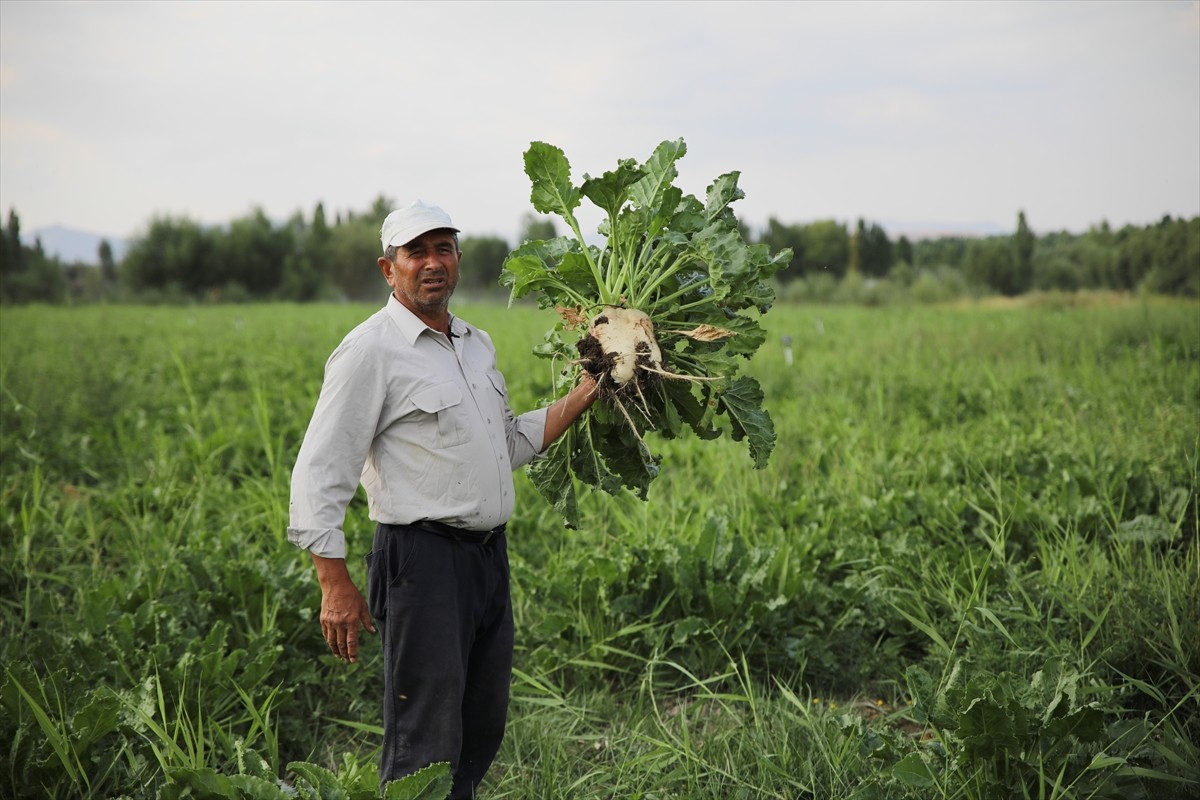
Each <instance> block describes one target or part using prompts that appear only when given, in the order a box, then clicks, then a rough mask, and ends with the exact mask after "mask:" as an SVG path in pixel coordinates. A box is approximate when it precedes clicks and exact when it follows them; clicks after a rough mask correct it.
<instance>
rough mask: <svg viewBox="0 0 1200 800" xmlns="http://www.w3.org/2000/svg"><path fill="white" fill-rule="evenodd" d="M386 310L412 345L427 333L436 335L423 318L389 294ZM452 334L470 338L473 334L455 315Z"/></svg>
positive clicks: (451, 318) (451, 322) (452, 317)
mask: <svg viewBox="0 0 1200 800" xmlns="http://www.w3.org/2000/svg"><path fill="white" fill-rule="evenodd" d="M385 310H386V311H387V313H388V316H389V317H391V318H392V321H393V322H395V323H396V327H398V328H399V329H400V333H402V334H403V335H404V338H405V339H406V340H408V343H409V344H410V345H415V344H416V343H417V337H418V336H420V335H421V334H422V333H424V332H425V331H429V332H430V333H435V331H434V330H433V329H432V328H430V327H429V326H428V325H426V324H425V323H424V322H422V321H421V318H420V317H418V316H417V315H416V314H414V313H412V312H411V311H409V310H408V309H407V308H405V307H404V304H403V303H401V302H400V301H399V300H397V299H396V295H394V294H389V295H388V302H387V306H386V307H385ZM450 334H451V335H452V336H469V335H470V334H471V330H470V328H468V327H467V323H465V322H463V321H462V320H461V319H459V318H458V317H456V316H454V315H453V314H451V315H450Z"/></svg>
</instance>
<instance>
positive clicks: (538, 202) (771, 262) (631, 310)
mask: <svg viewBox="0 0 1200 800" xmlns="http://www.w3.org/2000/svg"><path fill="white" fill-rule="evenodd" d="M686 152H687V147H686V145H685V143H684V141H683V140H682V139H677V140H674V141H664V142H662V143H661V144H660V145H659V146H658V147H657V148H655V150H654V152H653V153H652V154H651V156H650V158H649V159H647V160H646V162H645V163H643V164H640V165H639V164H638V163H637V162H636V161H635V160H633V159H622V160H620V161H618V162H617V166H616V168H615V169H613V170H612V171H610V172H605V173H604V174H603V175H600V176H599V177H595V178H593V177H589V176H588V175H586V174H585V175H584V176H583V181H582V183H581V184H579V185H578V186H576V185H575V184H573V183H572V180H571V167H570V164H569V162H568V161H567V158H566V156H565V154H564V153H563V151H562V150H561V149H559V148H557V147H554V146H553V145H550V144H546V143H544V142H534V143H532V144H531V145H530V147H529V149H528V150H527V151H526V153H525V173H526V174H527V175H528V176H529V179H530V181H531V182H532V185H533V191H532V194H531V201H532V203H533V206H534V208H535V209H537V210H538V211H539V212H541V213H543V214H556V215H558V216H559V217H561V218H562V219H563V220H564V221H565V222H566V223H567V226H568V227H569V229H570V234H569V235H566V236H561V237H558V238H555V239H551V240H545V241H533V242H528V243H526V244H524V245H522V246H521V247H519V248H518V249H516V250H515V251H513V252H512V253H511V254H510V255H509V257H508V259H507V260H506V261H505V264H504V271H503V273H502V275H501V282H502V283H503V284H504V285H505V286H507V287H509V289H510V290H511V299H517V298H519V297H522V296H525V295H527V294H530V293H537V294H538V295H539V304H540V305H541V306H542V307H547V308H548V307H554V308H555V309H556V310H557V311H558V313H559V315H560V317H561V321H560V322H559V323H557V324H556V325H555V328H554V329H553V330H552V331H550V332H549V333H548V334H547V336H546V343H545V344H544V345H543V346H541V347H539V348H538V349H537V350H536V351H535V352H537V353H538V354H539V355H541V356H544V357H548V358H553V359H559V360H561V361H562V362H563V363H564V364H565V365H567V366H566V368H564V369H563V370H561V372H560V374H559V378H560V380H559V386H558V387H557V390H558V391H559V392H560V393H564V392H565V391H566V390H567V389H568V388H569V386H570V385H572V384H573V383H574V381H575V380H576V378H577V376H578V374H579V373H580V371H586V372H587V373H589V374H590V375H592V377H593V378H595V380H596V385H597V391H598V392H599V393H600V395H601V398H602V402H600V403H598V404H597V405H596V406H594V407H593V409H592V410H591V411H589V412H588V413H587V414H586V416H585V418H584V419H583V420H582V421H581V422H580V424H578V425H576V426H575V427H574V428H573V429H572V430H571V431H570V432H569V433H568V434H567V435H566V436H564V437H563V438H562V439H560V440H559V441H558V442H557V443H556V444H555V445H554V447H553V448H551V450H550V453H549V454H548V457H547V458H546V459H544V460H542V461H540V462H539V463H538V464H537V465H535V466H534V467H533V468H532V469H531V471H530V475H531V477H532V479H533V483H534V484H535V485H536V486H537V488H538V490H539V492H541V494H542V495H543V496H544V497H545V498H546V499H548V500H549V501H550V502H551V503H552V504H553V505H554V507H555V508H556V509H557V510H558V511H559V512H560V513H561V514H562V515H563V517H564V519H565V520H566V522H567V524H568V525H570V526H572V527H573V526H575V525H576V523H577V521H578V508H577V503H576V497H575V487H574V480H573V479H578V480H579V481H580V482H582V483H584V484H587V485H591V486H595V487H598V488H601V489H603V490H605V491H607V492H610V493H614V494H615V493H616V492H618V491H620V490H621V488H622V487H628V488H630V489H633V490H635V491H636V492H637V493H638V495H639V496H640V497H642V499H646V497H647V491H648V488H649V485H650V482H651V481H652V480H653V479H654V478H655V477H656V476H657V475H658V469H659V459H658V458H657V457H656V456H655V455H654V453H653V452H652V451H651V449H650V447H649V446H648V444H647V443H646V436H647V434H648V433H649V432H651V431H653V432H657V433H658V434H660V435H662V436H664V437H667V438H674V437H676V436H679V435H680V434H682V433H683V432H685V431H686V430H687V429H690V430H691V431H693V432H695V433H696V435H698V436H699V437H700V438H702V439H711V438H715V437H717V436H719V435H721V433H722V430H723V429H722V425H723V424H727V425H728V429H729V431H730V433H731V435H732V436H733V438H734V439H735V440H738V441H741V440H743V439H744V440H746V442H747V445H748V447H749V451H750V456H751V458H752V459H753V460H754V465H755V466H756V467H758V468H762V467H763V466H765V465H766V463H767V460H768V458H769V457H770V454H771V449H772V448H773V446H774V444H775V431H774V427H773V425H772V422H771V418H770V416H769V415H768V413H767V411H766V410H765V409H764V408H763V393H762V390H761V388H760V387H759V385H758V383H757V382H756V381H755V380H754V379H753V378H750V377H746V376H738V375H737V373H738V360H739V358H749V357H750V356H751V355H753V354H754V352H755V351H756V350H757V349H758V348H759V346H760V345H761V344H762V343H763V341H764V339H765V333H764V331H763V328H762V327H761V326H760V325H759V323H758V321H757V320H756V319H755V316H756V315H757V314H763V313H766V311H767V310H768V309H769V308H770V307H771V303H772V302H773V300H774V292H773V291H772V289H771V287H770V286H769V285H768V283H767V280H768V279H769V278H770V277H771V276H772V275H773V274H774V273H775V272H776V271H777V270H778V269H779V268H780V267H782V266H785V265H786V264H787V263H788V262H789V261H790V259H791V252H790V251H788V250H783V251H780V252H779V253H777V254H775V255H772V254H771V253H770V251H769V248H768V247H767V246H766V245H750V244H747V243H746V242H745V241H744V239H743V238H742V235H741V232H740V230H739V228H738V222H737V218H736V216H735V215H734V212H733V210H732V208H731V204H732V203H733V202H734V201H736V200H738V199H740V198H742V197H743V196H744V195H743V192H742V190H741V189H739V188H738V185H737V182H738V177H739V173H737V172H729V173H726V174H724V175H721V176H720V177H718V178H717V179H716V180H714V181H713V182H712V184H711V185H710V186H709V187H708V189H707V192H706V195H705V199H704V201H701V200H699V199H697V198H696V197H694V196H692V195H685V194H684V193H683V191H682V190H681V189H679V188H678V187H676V186H674V181H675V179H676V177H677V175H678V172H677V170H676V167H675V164H676V162H677V161H678V160H679V159H680V158H681V157H682V156H683V155H684V154H685V153H686ZM585 198H586V199H587V200H589V201H590V202H591V203H592V204H594V205H595V206H596V207H597V208H598V209H600V210H601V211H602V212H603V213H604V217H603V221H602V222H601V224H600V226H599V229H598V234H599V235H600V236H601V237H602V238H603V243H602V244H599V245H596V244H591V243H589V242H588V241H587V239H586V238H585V237H584V234H583V231H582V230H581V229H580V224H579V221H578V219H577V217H576V210H577V209H578V208H579V206H580V204H581V202H582V201H583V199H585Z"/></svg>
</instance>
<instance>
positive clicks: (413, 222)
mask: <svg viewBox="0 0 1200 800" xmlns="http://www.w3.org/2000/svg"><path fill="white" fill-rule="evenodd" d="M442 228H448V229H450V230H452V231H454V232H455V233H458V228H456V227H454V223H453V222H451V221H450V215H449V214H447V213H446V212H445V211H442V210H441V209H440V208H438V207H437V206H427V205H425V204H424V203H422V202H421V201H420V200H418V201H416V202H415V203H413V204H412V205H411V206H409V207H408V208H397V209H396V210H395V211H393V212H392V213H390V214H388V215H387V218H386V219H385V220H384V221H383V227H382V228H380V230H379V240H380V241H381V242H382V243H383V249H384V250H385V251H386V250H387V249H388V247H391V246H396V247H399V246H401V245H406V244H408V243H409V242H411V241H412V240H413V239H415V238H417V237H418V236H420V235H421V234H423V233H429V231H436V230H440V229H442Z"/></svg>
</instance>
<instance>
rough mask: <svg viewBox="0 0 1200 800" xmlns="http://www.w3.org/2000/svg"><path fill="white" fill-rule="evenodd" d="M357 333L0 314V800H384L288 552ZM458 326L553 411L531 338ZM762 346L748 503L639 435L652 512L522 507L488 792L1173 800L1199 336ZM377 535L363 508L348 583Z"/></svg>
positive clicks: (537, 501) (964, 312)
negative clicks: (294, 471) (760, 419)
mask: <svg viewBox="0 0 1200 800" xmlns="http://www.w3.org/2000/svg"><path fill="white" fill-rule="evenodd" d="M373 310H374V307H371V306H353V305H346V306H334V305H327V306H288V305H262V306H218V307H183V308H143V307H85V308H38V307H31V308H5V309H3V311H2V312H0V314H2V316H0V319H2V322H0V324H2V335H0V389H2V392H0V423H2V425H3V428H2V437H0V499H2V505H0V515H2V516H0V525H2V528H0V536H2V542H3V547H2V548H0V598H2V600H3V607H2V610H0V656H2V659H3V665H4V674H3V675H0V703H2V704H3V709H2V710H0V741H2V742H3V745H2V746H3V748H4V750H5V755H4V762H5V764H4V766H0V796H4V797H14V798H27V797H28V798H34V797H37V798H41V797H64V798H68V797H70V798H74V797H117V796H128V797H132V798H152V797H168V798H169V797H271V796H279V797H285V796H293V795H291V794H287V793H282V792H281V790H280V789H279V781H280V779H282V780H283V781H284V782H285V785H286V786H288V787H289V788H290V789H291V790H293V791H297V792H299V794H298V795H296V796H317V795H319V796H323V797H335V796H348V797H357V796H363V797H369V796H372V795H373V794H374V793H376V792H377V790H376V784H375V763H374V762H375V757H376V752H377V748H378V744H379V741H380V735H379V727H378V726H379V725H380V709H379V698H378V692H379V690H380V687H381V685H382V679H381V676H380V668H381V663H380V658H379V647H378V643H377V642H376V641H375V640H369V641H368V642H367V644H366V656H365V658H363V659H362V660H361V661H360V663H359V664H357V665H353V666H346V665H343V664H341V663H338V662H336V661H335V660H334V659H333V658H332V657H331V656H330V655H329V654H328V651H327V648H326V646H325V645H324V642H323V640H322V638H321V634H320V626H319V624H318V622H317V611H318V608H319V603H320V591H319V588H318V587H317V585H316V581H315V575H314V574H313V570H312V567H311V564H310V562H309V560H308V558H307V555H306V554H304V553H301V552H299V551H297V550H296V549H295V548H293V547H292V546H291V545H289V544H288V543H287V541H286V537H285V528H286V525H287V507H288V481H289V474H290V468H291V463H292V459H293V458H294V456H295V453H296V450H297V448H298V446H299V443H300V439H301V437H302V435H303V432H304V429H305V426H306V425H307V422H308V418H309V414H310V413H311V410H312V407H313V404H314V402H315V399H316V395H317V390H318V388H319V385H320V380H321V373H322V369H323V365H324V361H325V358H326V356H327V355H328V353H329V352H330V351H331V349H332V348H333V347H334V346H335V344H336V343H337V342H338V341H339V340H340V338H341V337H342V336H343V335H344V333H345V332H346V331H347V330H349V328H351V327H352V326H353V325H354V324H356V323H357V322H358V321H359V320H361V319H363V318H364V317H365V316H367V315H368V314H369V313H371V312H372V311H373ZM456 310H457V311H458V313H460V314H462V315H463V316H465V317H466V318H468V319H470V320H472V321H473V322H475V323H476V324H478V325H479V326H480V327H483V328H485V329H487V330H488V331H489V332H491V333H492V335H493V338H494V339H495V341H496V343H497V346H498V348H499V350H500V356H501V367H502V368H503V369H504V371H505V373H506V375H507V376H508V383H509V387H510V390H511V392H512V395H513V402H514V406H515V407H516V408H517V409H518V410H524V409H526V408H529V407H532V406H533V405H534V404H536V403H539V402H541V401H542V400H543V399H544V396H545V394H546V393H547V391H548V387H549V385H550V378H551V373H550V370H551V368H552V367H551V364H550V363H549V362H546V361H542V360H539V359H536V358H535V357H534V356H532V355H531V353H530V350H531V348H532V347H533V346H534V345H536V344H537V343H539V342H540V341H541V337H542V334H543V333H544V332H545V331H546V330H547V329H548V328H549V326H550V324H551V323H552V320H551V319H550V317H549V316H547V315H546V313H545V312H539V311H535V310H533V309H532V308H516V309H512V310H505V309H503V308H502V307H499V306H486V305H479V306H463V307H459V308H457V309H456ZM764 323H765V325H766V326H767V327H768V328H769V329H770V332H771V337H770V339H769V340H768V343H767V344H766V345H765V346H764V347H763V348H762V349H761V350H760V352H759V354H758V356H756V358H755V360H754V361H753V362H751V363H749V364H748V365H747V367H746V372H747V373H748V374H751V375H754V376H755V377H757V378H758V379H759V380H760V381H761V383H762V385H763V388H764V390H765V393H766V398H767V400H766V402H767V407H768V409H769V410H770V412H771V415H772V417H773V419H774V422H775V427H776V430H777V434H778V442H777V445H776V449H775V452H774V454H773V455H772V458H771V462H770V465H769V466H768V468H767V469H765V470H761V471H759V470H753V469H751V462H750V459H749V458H748V456H747V454H746V452H745V448H744V446H743V445H742V444H739V443H736V442H732V441H729V440H727V439H721V440H717V441H712V442H701V441H698V440H696V439H695V438H690V439H680V440H675V441H662V440H660V439H656V438H654V437H651V438H650V439H649V444H650V446H651V448H652V449H653V450H654V451H655V453H656V454H657V455H660V456H661V457H662V459H663V465H662V474H661V476H660V477H659V479H658V480H657V481H656V482H655V483H654V484H653V486H652V487H651V491H650V498H649V501H648V502H642V501H640V500H638V499H636V498H634V497H616V498H614V497H611V496H609V495H602V494H589V493H584V494H583V496H582V499H581V507H582V513H583V524H582V525H581V527H580V529H579V530H567V529H565V528H564V527H563V526H562V525H561V524H560V522H559V520H558V519H557V518H556V517H555V514H554V513H553V510H552V509H551V508H550V507H549V506H548V505H547V504H546V503H545V502H544V501H543V500H542V499H541V498H540V497H539V496H538V495H537V494H536V492H535V491H534V490H533V489H532V486H531V484H530V483H529V482H528V480H527V479H526V478H525V477H524V476H523V475H522V476H518V491H519V492H520V495H521V496H520V498H519V501H518V510H517V513H516V515H515V516H514V518H513V520H512V522H511V523H510V544H509V549H510V557H511V560H512V565H513V578H514V598H513V599H514V604H515V611H516V620H517V653H516V663H517V672H516V676H515V679H514V685H513V703H512V708H511V714H510V719H511V722H510V727H509V733H508V736H507V739H506V741H505V745H504V747H503V749H502V751H501V753H500V756H499V758H498V760H497V762H496V764H495V765H494V766H493V768H492V771H491V773H490V774H489V778H488V784H487V786H486V793H485V794H484V795H483V796H484V797H488V798H514V799H524V798H597V799H599V798H646V799H647V800H649V799H650V798H731V799H732V798H746V800H758V799H759V798H788V799H789V800H791V799H793V798H846V797H854V798H1005V799H1007V798H1024V797H1029V798H1055V797H1057V798H1076V797H1078V798H1088V797H1096V798H1139V797H1146V798H1184V797H1195V796H1197V792H1200V781H1198V778H1197V776H1198V775H1200V751H1198V749H1197V745H1196V744H1195V742H1197V741H1200V688H1198V687H1200V684H1198V681H1200V636H1197V633H1196V632H1197V631H1198V630H1200V537H1198V536H1197V533H1198V528H1200V513H1198V502H1200V501H1198V493H1200V456H1198V446H1200V308H1198V307H1197V305H1196V304H1195V303H1194V302H1166V301H1161V302H1159V301H1151V300H1145V301H1143V300H1136V301H1135V300H1128V299H1127V300H1119V301H1113V302H1110V303H1106V304H1097V305H1094V306H1078V307H1076V306H1066V305H1060V306H1057V307H1055V306H1051V305H1049V304H1042V305H1040V306H1039V305H1037V304H1034V305H1031V306H1026V307H1008V308H988V307H983V306H972V307H964V308H939V309H899V308H897V309H874V310H868V309H857V308H824V307H794V306H780V307H777V308H775V309H773V310H772V311H771V312H770V314H768V315H767V316H766V317H765V318H764ZM782 336H790V337H791V340H792V349H793V352H794V363H793V364H791V365H788V364H787V363H786V361H785V358H784V349H783V347H782V344H781V337H782ZM371 530H372V526H371V523H370V522H369V520H368V519H367V516H366V505H365V501H364V500H363V499H362V498H361V497H359V498H358V499H356V501H355V502H354V503H353V505H352V507H351V510H350V514H349V518H348V520H347V533H348V537H349V542H350V548H351V559H350V560H351V565H352V569H353V570H354V571H355V574H356V575H357V576H359V577H360V578H361V575H362V572H363V570H362V563H361V556H362V555H363V554H364V553H365V552H366V550H367V549H368V548H369V543H370V536H371ZM324 769H328V770H331V771H333V772H334V773H336V777H334V775H333V774H330V773H325V772H324V771H323V770H324ZM322 786H323V787H324V788H321V787H322ZM338 791H341V792H343V794H341V795H339V794H337V792H338Z"/></svg>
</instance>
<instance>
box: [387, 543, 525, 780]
mask: <svg viewBox="0 0 1200 800" xmlns="http://www.w3.org/2000/svg"><path fill="white" fill-rule="evenodd" d="M367 571H368V579H367V603H368V605H369V606H370V609H371V615H372V616H373V617H374V618H375V621H376V623H377V625H378V627H379V632H380V635H381V637H382V640H383V665H384V683H383V693H384V705H383V729H384V733H383V754H382V756H381V759H380V768H379V781H380V788H381V789H382V787H383V785H384V784H386V783H387V782H388V781H392V780H396V779H398V778H402V777H404V776H405V775H409V774H411V773H413V772H416V771H417V770H419V769H421V768H422V767H426V766H428V765H429V764H432V763H435V762H438V761H448V762H450V767H451V770H452V771H453V773H454V791H453V792H452V793H451V795H450V796H451V798H453V800H467V799H468V798H471V797H474V793H475V787H476V786H478V785H479V783H480V782H481V781H482V780H483V776H484V774H485V773H486V772H487V770H488V767H489V766H490V765H491V763H492V759H494V758H495V757H496V752H497V751H498V750H499V749H500V741H501V739H503V737H504V723H505V719H506V717H507V714H508V689H509V683H510V681H511V678H512V651H513V619H512V604H511V603H510V602H509V573H508V550H507V546H506V541H505V537H504V535H503V534H498V535H496V536H493V537H492V539H491V540H490V541H488V542H487V543H486V544H475V543H471V542H465V541H456V540H454V539H451V538H447V537H444V536H439V535H437V534H433V533H428V532H426V531H421V530H416V529H413V528H409V527H406V526H402V525H400V526H398V525H379V526H378V527H377V528H376V530H375V545H374V548H373V549H372V551H371V553H370V554H369V555H367Z"/></svg>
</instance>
